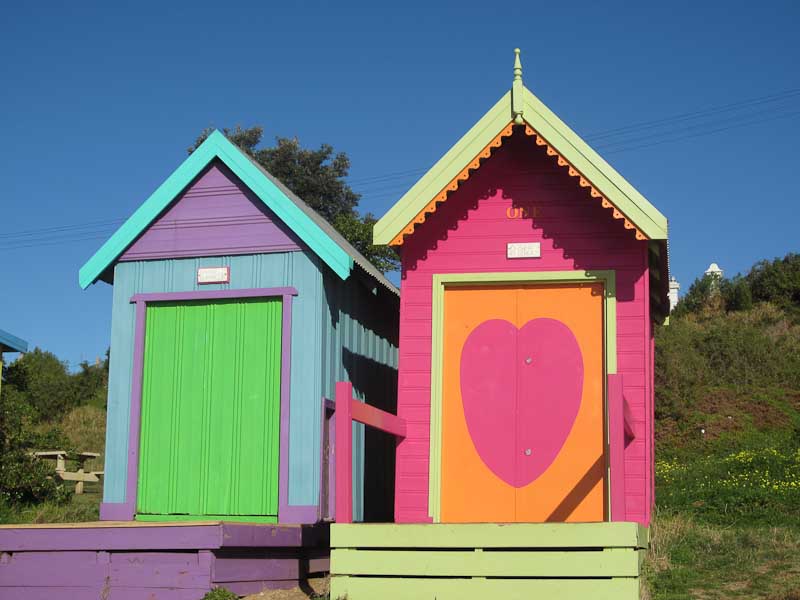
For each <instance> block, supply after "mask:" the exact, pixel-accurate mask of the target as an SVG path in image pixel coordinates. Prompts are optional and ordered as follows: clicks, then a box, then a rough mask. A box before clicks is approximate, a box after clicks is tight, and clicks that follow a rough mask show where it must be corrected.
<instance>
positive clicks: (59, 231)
mask: <svg viewBox="0 0 800 600" xmlns="http://www.w3.org/2000/svg"><path fill="white" fill-rule="evenodd" d="M798 98H800V88H795V89H789V90H784V91H783V92H778V93H776V94H771V95H768V96H761V97H757V98H751V99H748V100H743V101H741V102H733V103H728V104H723V105H718V106H714V107H710V108H706V109H703V110H697V111H691V112H685V113H679V114H677V115H673V116H670V117H664V118H661V119H654V120H651V121H642V122H639V123H634V124H631V125H627V126H624V127H617V128H614V129H608V130H605V131H600V132H597V133H594V134H589V135H587V136H586V137H585V139H586V140H587V141H594V142H596V141H599V140H607V141H606V142H605V143H600V144H597V146H596V148H597V149H598V150H603V151H604V152H603V153H604V154H618V153H621V152H628V151H631V150H640V149H644V148H650V147H653V146H658V145H662V144H669V143H673V142H677V141H682V140H686V139H692V138H696V137H700V136H704V135H711V134H714V133H719V132H723V131H729V130H731V129H736V128H740V127H747V126H750V125H754V124H758V123H764V122H768V121H774V120H777V119H783V118H791V117H795V116H797V115H800V110H796V109H797V108H798V107H797V106H792V105H791V104H790V105H780V104H779V103H781V102H785V101H787V100H788V101H792V100H795V99H798ZM769 104H779V105H777V106H771V107H767V108H764V109H762V108H761V107H764V106H765V105H769ZM753 109H760V110H759V111H758V112H751V114H746V111H752V110H753ZM737 111H739V112H742V111H745V114H731V115H729V116H725V117H723V118H721V119H720V118H718V117H719V116H720V113H736V112H737ZM781 111H783V112H781ZM787 111H788V112H787ZM773 113H774V114H773ZM693 121H694V122H693ZM679 123H683V124H684V125H682V126H680V127H678V128H677V129H672V126H674V125H676V124H679ZM668 127H669V128H670V129H667V130H665V131H653V132H651V133H646V134H644V135H637V134H639V133H641V132H645V131H648V130H657V129H659V128H662V129H666V128H668ZM609 138H610V139H609ZM614 138H619V139H618V140H616V141H615V140H614ZM425 171H426V169H424V168H420V169H411V170H408V171H397V172H394V173H387V174H384V175H374V176H370V177H363V178H358V179H353V180H349V181H348V185H351V186H353V185H356V186H358V187H360V188H362V189H363V188H367V190H366V192H365V193H367V194H369V195H370V197H371V199H374V200H378V201H381V200H386V199H389V198H391V197H393V196H394V195H396V194H395V193H394V192H395V191H396V190H399V189H402V188H406V187H408V179H409V178H410V177H412V176H414V175H418V174H421V173H423V172H425ZM370 188H371V189H370ZM390 192H391V194H390ZM375 194H384V195H383V196H380V197H378V198H376V197H375ZM362 195H363V194H362ZM124 221H125V219H110V220H104V221H92V222H88V223H77V224H71V225H59V226H54V227H45V228H42V229H29V230H24V231H17V232H10V233H0V250H17V249H23V248H32V247H36V246H52V245H57V244H66V243H74V242H81V241H88V240H97V239H106V238H108V237H109V236H110V235H111V234H112V233H113V232H114V230H115V228H116V227H115V226H117V225H120V224H121V223H123V222H124Z"/></svg>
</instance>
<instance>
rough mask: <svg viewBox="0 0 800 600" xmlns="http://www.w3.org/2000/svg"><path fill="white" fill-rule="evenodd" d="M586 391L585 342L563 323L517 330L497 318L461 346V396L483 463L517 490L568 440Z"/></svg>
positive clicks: (530, 323) (546, 321) (532, 324)
mask: <svg viewBox="0 0 800 600" xmlns="http://www.w3.org/2000/svg"><path fill="white" fill-rule="evenodd" d="M582 394H583V357H582V355H581V349H580V347H579V346H578V340H577V339H575V335H574V334H573V333H572V331H571V330H570V329H569V327H567V326H566V325H565V324H564V323H562V322H561V321H558V320H556V319H549V318H539V319H533V320H531V321H528V322H527V323H525V325H523V326H522V328H521V329H517V328H516V327H515V326H514V324H513V323H509V322H508V321H505V320H502V319H491V320H489V321H484V322H483V323H481V324H480V325H478V326H477V327H476V328H475V329H473V330H472V332H471V333H470V334H469V336H468V337H467V341H466V342H464V347H463V348H462V350H461V401H462V404H463V407H464V417H465V419H466V421H467V428H468V429H469V433H470V436H471V437H472V442H473V443H474V444H475V449H476V450H477V452H478V455H479V456H480V457H481V460H483V462H484V463H485V464H486V466H487V467H489V469H491V471H492V472H493V473H494V474H495V475H497V476H498V477H499V478H500V479H502V480H503V481H505V482H506V483H508V484H509V485H512V486H514V487H516V488H520V487H524V486H526V485H528V484H529V483H531V482H532V481H534V480H535V479H536V478H538V477H539V476H540V475H541V474H542V473H544V472H545V471H546V470H547V468H548V467H549V466H550V465H551V464H552V462H553V461H554V460H555V458H556V456H558V453H559V452H560V451H561V447H562V446H563V445H564V442H565V441H566V440H567V436H568V435H569V432H570V431H571V430H572V425H573V424H574V423H575V418H576V417H577V416H578V409H579V408H580V405H581V396H582Z"/></svg>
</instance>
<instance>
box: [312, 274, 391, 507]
mask: <svg viewBox="0 0 800 600" xmlns="http://www.w3.org/2000/svg"><path fill="white" fill-rule="evenodd" d="M323 283H324V291H325V294H324V302H323V306H322V319H321V321H322V324H323V326H322V344H321V347H322V366H323V369H324V372H323V376H322V389H323V393H324V394H325V396H326V397H327V398H333V396H334V393H335V385H336V382H337V381H350V382H351V383H352V384H353V393H354V395H355V396H356V397H357V398H359V399H361V400H363V401H365V402H367V403H368V404H371V405H373V406H377V407H379V408H381V409H383V410H387V411H389V412H392V413H394V414H396V413H397V354H398V351H397V347H398V335H399V327H400V325H399V318H400V298H399V297H398V296H397V295H396V294H394V293H392V292H390V291H389V290H387V289H386V288H385V287H384V286H382V285H380V284H379V283H377V282H376V281H374V280H373V279H372V278H371V277H368V276H366V275H365V274H364V273H363V272H362V271H361V269H360V267H359V266H357V265H356V266H355V267H354V269H353V273H352V274H351V275H350V277H349V278H348V279H347V280H345V281H342V280H341V279H339V278H338V277H337V276H336V275H334V274H333V273H331V272H330V271H329V270H327V269H326V270H325V272H324V277H323ZM393 449H394V440H393V439H390V438H389V436H387V435H386V434H383V433H379V432H374V431H366V432H365V428H364V426H363V425H360V424H355V425H354V426H353V519H354V520H356V521H361V520H370V521H376V520H377V521H391V520H392V517H393V513H394V507H393V503H392V498H393V492H394V485H393V484H394V480H393V477H392V475H393V473H394V450H393ZM365 473H366V480H367V482H368V483H369V489H365V485H364V481H365Z"/></svg>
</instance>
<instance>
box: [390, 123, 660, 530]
mask: <svg viewBox="0 0 800 600" xmlns="http://www.w3.org/2000/svg"><path fill="white" fill-rule="evenodd" d="M518 206H533V207H535V211H534V216H533V217H532V218H522V219H509V218H507V211H508V209H512V208H513V207H518ZM509 242H540V243H541V250H542V256H541V258H538V259H507V258H506V244H507V243H509ZM574 269H583V270H592V269H596V270H614V271H616V273H617V365H618V369H617V372H618V373H620V374H621V375H623V386H624V394H625V397H626V399H627V401H628V403H629V404H630V406H631V409H632V413H633V415H634V428H635V433H636V439H635V440H633V441H632V442H631V443H629V445H628V446H627V447H626V449H625V473H626V475H625V490H626V498H625V507H626V520H632V521H639V522H642V523H649V520H650V507H651V505H652V502H653V484H652V480H653V475H652V474H653V437H652V425H653V386H652V380H653V367H652V352H653V350H652V344H651V327H650V308H649V302H648V298H649V281H648V270H647V243H646V242H642V241H637V240H636V239H635V237H634V234H633V232H631V231H629V230H625V229H624V227H623V224H622V221H620V220H616V219H614V218H613V217H612V216H611V211H610V210H608V209H604V208H602V207H601V206H600V201H599V200H596V199H593V198H591V197H590V196H589V194H588V192H587V191H586V190H585V189H583V188H580V187H579V186H578V184H577V181H576V179H574V178H571V177H569V175H568V174H567V173H566V169H564V168H560V167H557V166H556V162H555V158H553V157H549V156H547V155H546V153H545V150H544V148H543V147H541V146H536V144H535V143H534V142H533V140H532V139H531V138H528V137H525V136H524V135H520V134H515V135H514V136H513V137H512V138H510V139H507V140H506V141H505V142H504V145H503V146H502V147H501V148H499V149H498V150H495V152H494V154H493V155H492V156H491V157H490V158H489V159H487V160H486V161H484V163H483V165H482V166H481V168H480V169H479V170H478V171H477V172H473V174H472V176H471V177H470V179H469V180H468V181H466V182H464V183H462V184H461V187H460V188H459V189H458V190H457V191H456V192H454V193H452V194H451V195H450V197H449V199H448V200H447V202H445V203H444V204H441V205H439V208H438V210H437V212H436V213H434V214H432V215H429V216H428V220H427V221H426V222H425V223H423V224H422V225H419V226H417V229H416V232H415V233H414V235H413V236H411V237H407V238H406V241H405V243H404V244H403V246H402V285H401V300H400V358H399V396H398V414H399V416H400V417H402V418H403V419H405V420H406V421H407V427H408V436H407V437H406V439H405V441H403V442H402V443H401V444H400V445H399V447H398V449H397V474H396V494H395V519H396V520H397V521H398V522H427V521H429V520H430V518H429V516H428V457H429V449H430V394H431V390H430V386H431V373H430V369H431V309H432V281H433V275H434V274H436V273H467V272H509V271H564V270H574Z"/></svg>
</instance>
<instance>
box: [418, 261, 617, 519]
mask: <svg viewBox="0 0 800 600" xmlns="http://www.w3.org/2000/svg"><path fill="white" fill-rule="evenodd" d="M514 283H519V284H540V285H559V284H564V283H602V284H603V294H604V296H603V341H604V346H605V347H604V350H605V351H604V375H605V376H607V375H613V374H615V373H616V372H617V285H616V272H615V271H582V270H578V271H542V272H538V273H531V272H520V273H442V274H436V275H434V276H433V317H432V323H431V325H432V331H431V429H430V438H431V441H430V457H429V465H428V467H429V468H428V514H429V516H430V517H431V518H432V519H433V522H434V523H440V522H441V500H442V497H441V493H442V368H443V358H444V357H443V354H442V352H443V349H444V291H445V289H446V288H448V287H457V286H469V285H508V284H514ZM604 380H606V381H607V377H604ZM604 387H605V382H604ZM606 395H607V394H606ZM607 412H608V408H607V407H606V418H605V421H606V432H605V434H606V440H608V414H607ZM606 455H608V453H606ZM606 470H607V474H608V465H606ZM610 480H611V478H610V477H607V478H606V481H607V482H608V485H609V486H610ZM609 491H610V490H606V494H607V496H608V497H609V498H610V497H611V496H610V494H609Z"/></svg>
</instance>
